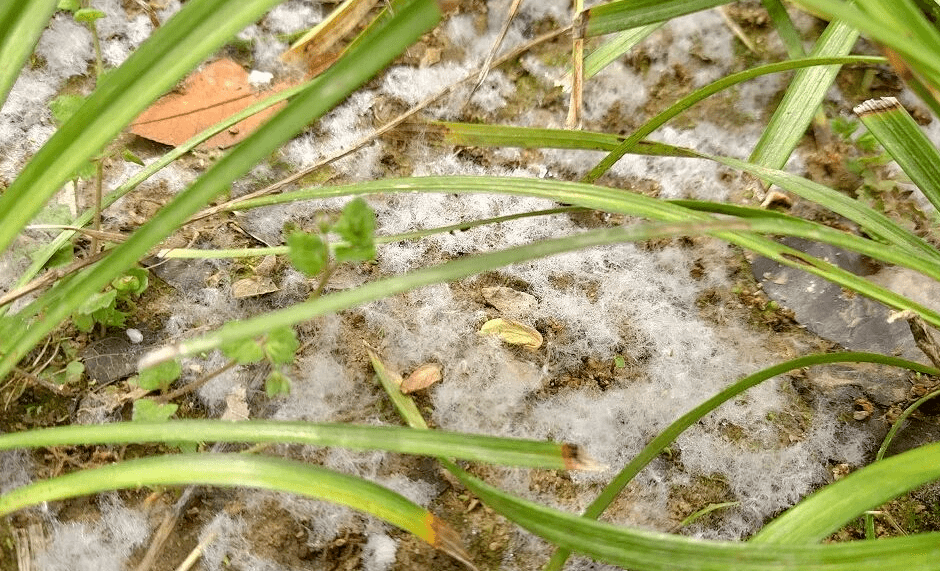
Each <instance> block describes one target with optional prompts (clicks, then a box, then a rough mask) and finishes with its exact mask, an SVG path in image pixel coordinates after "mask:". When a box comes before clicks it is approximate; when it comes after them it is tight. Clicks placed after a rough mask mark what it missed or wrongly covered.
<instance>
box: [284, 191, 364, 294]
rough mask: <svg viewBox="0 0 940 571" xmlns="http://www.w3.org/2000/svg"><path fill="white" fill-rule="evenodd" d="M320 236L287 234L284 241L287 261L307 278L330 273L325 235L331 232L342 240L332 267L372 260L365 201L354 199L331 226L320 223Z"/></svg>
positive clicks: (328, 250)
mask: <svg viewBox="0 0 940 571" xmlns="http://www.w3.org/2000/svg"><path fill="white" fill-rule="evenodd" d="M319 231H320V233H321V235H317V234H309V233H306V232H299V231H294V232H291V234H290V236H289V237H288V239H287V247H288V257H289V258H290V261H291V263H292V264H293V265H294V267H295V268H297V270H298V271H300V272H303V274H304V275H306V276H307V277H314V276H316V275H319V274H322V273H324V272H327V273H330V272H332V270H333V269H334V268H333V265H332V264H331V262H330V249H329V246H328V245H327V240H326V235H327V234H328V233H330V232H335V233H337V234H339V236H340V237H341V238H342V239H343V242H339V243H337V244H336V245H335V247H334V249H333V257H334V258H335V261H336V263H342V262H361V261H365V260H371V259H373V258H375V212H373V210H372V209H371V208H369V205H368V204H367V203H366V201H365V200H363V199H361V198H356V199H355V200H353V201H351V202H350V203H349V204H347V205H346V207H345V208H343V212H342V214H340V217H339V219H338V220H337V221H336V223H335V224H330V223H329V222H328V221H322V222H321V223H320V225H319Z"/></svg>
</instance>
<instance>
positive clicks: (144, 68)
mask: <svg viewBox="0 0 940 571" xmlns="http://www.w3.org/2000/svg"><path fill="white" fill-rule="evenodd" d="M278 2H279V0H243V1H241V2H229V1H228V0H192V1H190V2H187V3H186V4H185V5H184V6H183V8H182V9H181V10H180V11H179V12H178V13H177V14H176V15H175V16H174V17H173V18H171V19H170V21H169V22H167V23H166V24H165V25H163V26H161V27H160V28H159V29H157V30H155V31H154V33H153V35H152V36H150V38H149V39H148V40H147V41H146V42H144V43H143V45H141V46H140V48H139V49H138V50H137V51H135V52H134V53H133V54H131V56H130V57H129V58H128V59H127V61H125V62H124V64H123V65H121V67H119V68H118V69H116V70H114V71H113V72H111V73H109V74H108V75H107V76H106V77H104V78H101V81H100V83H99V86H98V88H97V89H96V90H95V91H94V92H93V93H92V94H91V95H90V96H89V97H88V99H87V100H86V101H85V103H84V104H83V105H82V106H81V107H80V108H79V109H78V110H77V111H76V112H75V114H74V115H73V116H72V118H71V119H69V120H68V121H67V122H66V123H65V124H64V125H62V127H61V128H59V129H58V130H57V131H56V132H55V134H54V135H53V136H52V138H50V139H49V141H48V142H47V143H46V144H45V145H43V147H42V148H41V149H40V150H39V152H37V153H36V154H35V155H34V156H33V158H32V159H31V160H30V161H29V163H28V164H27V165H26V166H25V167H24V168H23V171H22V172H20V174H19V175H18V176H17V177H16V180H14V181H13V184H11V185H10V187H9V188H8V189H6V191H5V192H4V193H3V195H2V196H0V251H4V250H6V249H7V247H9V245H10V243H11V242H12V241H13V239H14V238H15V237H16V236H17V234H19V232H20V230H21V229H22V228H23V226H25V225H26V224H27V223H28V222H29V221H30V220H31V219H32V217H33V216H34V215H35V214H36V213H37V212H39V210H40V209H41V208H42V206H43V205H44V204H45V203H46V202H47V201H48V200H49V198H50V197H51V196H52V195H53V194H54V193H55V192H56V191H57V190H58V189H59V188H60V187H61V186H62V184H63V183H65V181H67V180H68V179H69V178H70V177H71V176H72V175H73V174H74V173H75V171H76V170H77V169H78V168H79V167H80V166H81V165H83V164H84V163H85V161H87V160H88V159H89V158H90V157H91V156H92V155H94V154H95V153H97V152H98V151H99V150H100V149H101V148H102V147H104V146H105V144H107V143H108V141H110V140H112V139H113V138H114V137H116V136H117V135H118V133H120V132H121V129H123V128H124V126H125V125H127V124H128V123H129V122H130V121H131V120H132V119H133V118H134V117H136V116H137V115H138V114H139V113H140V112H141V111H142V110H143V109H144V108H145V107H146V106H147V105H148V104H150V102H152V101H153V100H154V99H156V98H157V97H158V96H159V95H161V94H163V93H164V92H166V91H168V90H170V89H171V88H172V87H173V85H174V84H175V83H176V82H177V81H178V80H179V79H180V78H181V77H183V75H185V74H186V72H188V71H189V70H191V69H192V68H193V67H195V65H196V64H197V63H199V62H200V61H201V60H202V59H203V58H205V57H206V56H207V55H209V54H210V53H212V52H213V51H215V50H216V49H218V48H219V47H220V46H221V45H222V44H223V43H225V41H226V40H228V38H230V37H232V36H233V35H235V33H236V32H238V31H239V30H240V29H242V28H244V27H245V26H247V25H248V24H250V23H252V22H254V21H255V20H257V19H258V18H260V17H261V15H262V14H263V13H264V12H265V10H267V9H269V8H270V7H272V6H274V5H276V4H278ZM44 3H45V2H43V4H44ZM31 12H32V10H31ZM4 65H6V62H4ZM2 376H3V375H0V377H2Z"/></svg>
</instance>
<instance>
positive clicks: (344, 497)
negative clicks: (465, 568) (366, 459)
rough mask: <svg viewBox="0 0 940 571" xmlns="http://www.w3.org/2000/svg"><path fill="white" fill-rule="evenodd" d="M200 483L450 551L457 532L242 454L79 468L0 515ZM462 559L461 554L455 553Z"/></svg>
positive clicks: (382, 496) (365, 488) (286, 463)
mask: <svg viewBox="0 0 940 571" xmlns="http://www.w3.org/2000/svg"><path fill="white" fill-rule="evenodd" d="M193 484H197V485H198V484H201V485H207V486H220V487H251V488H261V489H265V490H272V491H276V492H286V493H291V494H297V495H301V496H305V497H309V498H315V499H319V500H325V501H328V502H332V503H335V504H340V505H344V506H349V507H351V508H353V509H356V510H360V511H363V512H366V513H370V514H372V515H374V516H376V517H378V518H380V519H382V520H384V521H386V522H388V523H390V524H392V525H394V526H396V527H399V528H401V529H404V530H405V531H408V532H410V533H413V534H414V535H416V536H418V537H420V538H421V539H423V540H424V541H426V542H428V543H430V544H431V545H433V546H434V547H437V548H438V549H442V550H445V551H448V552H449V551H450V547H451V546H449V545H448V544H447V541H446V540H448V539H450V538H449V537H447V536H448V535H449V536H450V537H455V536H456V534H455V533H454V532H453V531H452V530H451V529H450V528H449V526H447V524H446V523H444V522H443V521H442V520H441V519H439V518H438V517H436V516H435V515H434V514H432V513H431V512H429V511H427V510H426V509H424V508H422V507H420V506H418V505H416V504H414V503H412V502H411V501H410V500H408V499H407V498H405V497H404V496H401V495H400V494H397V493H395V492H393V491H391V490H388V489H386V488H383V487H381V486H379V485H376V484H373V483H372V482H368V481H366V480H362V479H360V478H355V477H353V476H347V475H345V474H340V473H337V472H333V471H331V470H327V469H326V468H321V467H319V466H311V465H308V464H303V463H301V462H295V461H290V460H283V459H280V458H265V457H258V456H251V455H246V454H178V455H171V456H157V457H153V458H141V459H137V460H128V461H125V462H118V463H116V464H110V465H107V466H103V467H101V468H96V469H93V470H79V471H77V472H73V473H71V474H67V475H65V476H59V477H56V478H51V479H49V480H43V481H39V482H35V483H33V484H29V485H27V486H23V487H21V488H16V489H14V490H12V491H10V492H7V493H6V494H4V495H3V496H0V515H5V514H8V513H11V512H14V511H16V510H19V509H22V508H24V507H27V506H32V505H37V504H40V503H42V502H48V501H54V500H61V499H65V498H72V497H76V496H81V495H87V494H94V493H98V492H103V491H107V490H120V489H136V488H140V487H141V486H182V485H193ZM457 555H458V556H463V557H465V554H462V553H458V554H457Z"/></svg>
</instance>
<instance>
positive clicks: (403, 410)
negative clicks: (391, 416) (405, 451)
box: [367, 348, 428, 431]
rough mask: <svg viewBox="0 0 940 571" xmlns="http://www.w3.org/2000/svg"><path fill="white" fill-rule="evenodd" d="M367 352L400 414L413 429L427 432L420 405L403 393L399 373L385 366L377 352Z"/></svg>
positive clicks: (376, 373)
mask: <svg viewBox="0 0 940 571" xmlns="http://www.w3.org/2000/svg"><path fill="white" fill-rule="evenodd" d="M367 351H368V352H369V360H370V361H371V362H372V368H373V369H375V375H376V376H377V377H378V378H379V383H380V384H381V385H382V388H383V389H385V392H386V393H387V394H388V396H389V398H390V399H392V404H394V405H395V408H396V409H397V410H398V414H400V415H401V417H402V418H403V419H404V420H405V422H406V423H407V424H408V426H410V427H411V428H412V429H418V430H422V431H426V430H427V429H428V424H427V423H426V422H425V421H424V417H422V416H421V411H419V410H418V405H416V404H415V401H414V399H412V398H411V397H409V396H408V395H406V394H404V393H402V392H401V388H400V387H401V377H400V376H399V375H398V373H395V372H394V371H391V370H389V368H388V367H386V366H385V362H384V361H382V359H380V358H379V356H378V355H376V354H375V351H373V350H372V349H368V348H367Z"/></svg>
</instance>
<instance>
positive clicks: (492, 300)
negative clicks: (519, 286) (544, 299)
mask: <svg viewBox="0 0 940 571" xmlns="http://www.w3.org/2000/svg"><path fill="white" fill-rule="evenodd" d="M481 291H482V293H483V299H485V300H486V303H488V304H490V305H492V306H493V307H495V308H496V309H498V310H499V311H500V312H501V313H505V314H507V315H519V314H523V313H528V312H530V311H532V310H533V309H535V306H537V305H538V303H539V302H538V300H537V299H535V296H534V295H530V294H527V293H525V292H521V291H517V290H514V289H512V288H511V287H505V286H495V287H485V288H483V289H482V290H481Z"/></svg>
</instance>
